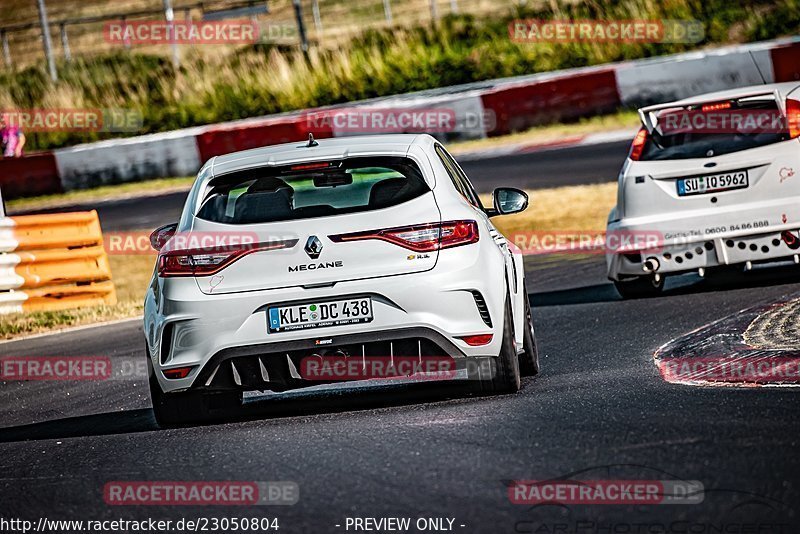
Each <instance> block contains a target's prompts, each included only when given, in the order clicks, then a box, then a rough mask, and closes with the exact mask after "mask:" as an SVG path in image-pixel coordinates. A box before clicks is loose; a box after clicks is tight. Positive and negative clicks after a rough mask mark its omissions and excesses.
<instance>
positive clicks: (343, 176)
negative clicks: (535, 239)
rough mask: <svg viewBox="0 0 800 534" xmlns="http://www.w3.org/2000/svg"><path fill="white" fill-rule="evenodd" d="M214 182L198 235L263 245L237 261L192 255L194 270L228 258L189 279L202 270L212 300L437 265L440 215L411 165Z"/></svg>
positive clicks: (328, 167) (355, 166)
mask: <svg viewBox="0 0 800 534" xmlns="http://www.w3.org/2000/svg"><path fill="white" fill-rule="evenodd" d="M210 185H211V187H210V189H209V190H208V192H207V193H206V195H205V199H204V200H203V202H202V205H201V208H200V209H199V210H198V212H197V214H196V218H195V221H194V224H193V229H192V234H195V235H201V236H202V235H207V234H210V235H217V234H220V235H223V236H224V235H227V234H230V235H232V236H238V237H240V238H241V240H242V241H244V242H249V243H259V244H261V245H260V246H257V247H245V248H249V249H250V250H247V251H246V253H242V254H241V255H240V256H239V257H238V258H237V259H235V260H234V261H230V262H229V259H228V258H226V257H225V254H224V253H223V254H221V255H220V256H219V258H214V257H212V256H213V255H212V256H209V258H210V259H208V258H204V257H203V255H202V254H195V255H194V257H193V259H192V261H194V262H195V264H196V263H197V262H198V261H199V262H201V263H202V262H204V261H208V262H210V263H214V262H217V261H221V263H219V265H218V266H221V267H222V268H221V269H217V268H216V267H214V266H213V265H211V266H210V268H208V269H200V270H199V271H195V272H194V273H191V272H190V273H187V275H197V274H200V275H199V276H195V279H196V281H197V284H198V286H199V288H200V289H201V290H202V291H203V292H204V293H206V294H224V293H236V292H242V291H256V290H263V289H275V288H284V287H296V286H307V287H308V286H315V285H326V284H334V283H336V282H341V281H346V280H355V279H363V278H373V277H381V276H391V275H401V274H409V273H417V272H422V271H426V270H430V269H432V268H433V267H434V265H435V264H436V260H437V257H438V242H439V237H440V233H441V232H442V230H441V229H440V227H439V223H440V222H441V221H440V217H441V216H440V212H439V209H438V207H437V205H436V201H435V198H434V195H433V192H432V191H431V190H430V188H429V186H428V185H427V184H426V183H425V181H424V180H423V178H422V175H421V172H420V170H419V168H418V167H417V165H416V164H415V163H414V162H413V161H412V160H411V159H408V158H401V157H388V156H387V157H380V156H379V157H361V158H346V159H341V160H337V161H324V162H311V163H303V164H298V165H294V166H284V167H259V168H256V169H249V170H246V171H239V172H236V173H230V174H227V175H222V176H219V177H216V178H214V179H213V181H212V182H211V183H210ZM425 225H431V226H425ZM387 230H389V231H387ZM444 231H445V232H447V229H445V230H444ZM234 240H236V238H234ZM179 248H180V247H179ZM236 254H238V253H236Z"/></svg>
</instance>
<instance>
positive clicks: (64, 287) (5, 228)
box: [0, 211, 116, 313]
mask: <svg viewBox="0 0 800 534" xmlns="http://www.w3.org/2000/svg"><path fill="white" fill-rule="evenodd" d="M115 303H116V292H115V290H114V284H113V282H112V280H111V268H110V266H109V263H108V257H107V256H106V251H105V249H104V248H103V235H102V231H101V229H100V221H99V220H98V218H97V212H96V211H90V212H78V213H57V214H52V215H26V216H21V217H6V218H2V219H0V313H13V312H26V311H38V310H61V309H67V308H76V307H81V306H95V305H100V304H115Z"/></svg>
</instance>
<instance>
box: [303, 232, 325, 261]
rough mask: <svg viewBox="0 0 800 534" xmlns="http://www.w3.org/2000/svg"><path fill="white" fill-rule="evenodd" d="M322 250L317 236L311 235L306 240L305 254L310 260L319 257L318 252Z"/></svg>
mask: <svg viewBox="0 0 800 534" xmlns="http://www.w3.org/2000/svg"><path fill="white" fill-rule="evenodd" d="M321 252H322V242H321V241H320V240H319V238H318V237H317V236H315V235H312V236H311V237H309V238H308V241H306V254H308V257H309V258H311V259H312V260H316V259H317V258H319V255H320V253H321Z"/></svg>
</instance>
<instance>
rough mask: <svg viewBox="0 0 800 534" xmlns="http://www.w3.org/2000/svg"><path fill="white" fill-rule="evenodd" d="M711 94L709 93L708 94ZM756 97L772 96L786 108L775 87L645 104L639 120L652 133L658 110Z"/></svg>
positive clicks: (782, 107)
mask: <svg viewBox="0 0 800 534" xmlns="http://www.w3.org/2000/svg"><path fill="white" fill-rule="evenodd" d="M709 96H711V95H709ZM758 97H772V98H773V99H775V101H776V102H777V103H778V106H779V107H780V108H781V110H782V111H783V112H784V113H785V112H786V110H785V109H784V105H783V102H782V101H781V100H782V99H781V98H780V92H779V91H778V90H777V89H775V90H772V91H763V90H761V91H755V92H751V93H743V94H740V95H736V96H732V97H730V98H719V97H717V98H713V97H712V98H709V99H705V100H704V99H703V98H693V99H688V100H682V101H679V102H669V103H666V104H655V105H653V106H646V107H643V108H640V109H639V120H641V121H642V125H644V127H645V128H646V129H647V133H648V134H652V133H653V130H655V128H656V120H655V119H656V116H655V114H656V113H657V112H659V111H663V110H665V109H680V108H686V107H689V106H699V105H702V104H707V103H710V102H719V101H720V100H743V99H747V98H758Z"/></svg>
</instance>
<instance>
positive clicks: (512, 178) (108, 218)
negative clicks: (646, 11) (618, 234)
mask: <svg viewBox="0 0 800 534" xmlns="http://www.w3.org/2000/svg"><path fill="white" fill-rule="evenodd" d="M629 145H630V142H629V141H624V142H613V143H602V144H597V145H588V146H574V147H567V148H557V149H552V150H543V151H537V152H529V153H519V154H513V155H506V156H497V157H490V158H485V159H480V160H469V161H464V162H462V166H463V168H464V171H465V172H466V173H467V175H468V176H469V177H470V179H471V180H472V182H473V184H474V185H475V188H476V189H477V190H478V192H479V193H489V192H491V191H492V190H493V189H494V188H495V187H500V186H513V187H520V188H523V189H542V188H547V187H559V186H564V185H583V184H594V183H603V182H613V181H616V179H617V174H618V173H619V169H620V167H621V166H622V162H623V161H624V160H625V156H626V154H627V153H628V147H629ZM142 187H143V188H145V187H146V186H145V185H144V184H143V186H142ZM185 199H186V193H185V192H178V193H169V194H166V195H162V196H157V197H144V198H131V199H125V200H110V201H105V202H97V203H91V204H75V205H71V206H60V207H58V208H54V209H50V210H39V211H37V212H36V213H47V212H54V211H82V210H90V209H96V210H97V212H98V214H99V215H100V222H101V223H102V225H103V230H104V231H106V232H123V231H126V230H142V229H148V228H149V229H154V228H157V227H158V226H161V225H162V224H168V223H171V222H174V221H176V220H178V217H179V215H180V211H181V207H182V206H183V201H184V200H185ZM25 213H28V212H25V211H14V210H10V214H11V215H22V214H25Z"/></svg>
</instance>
